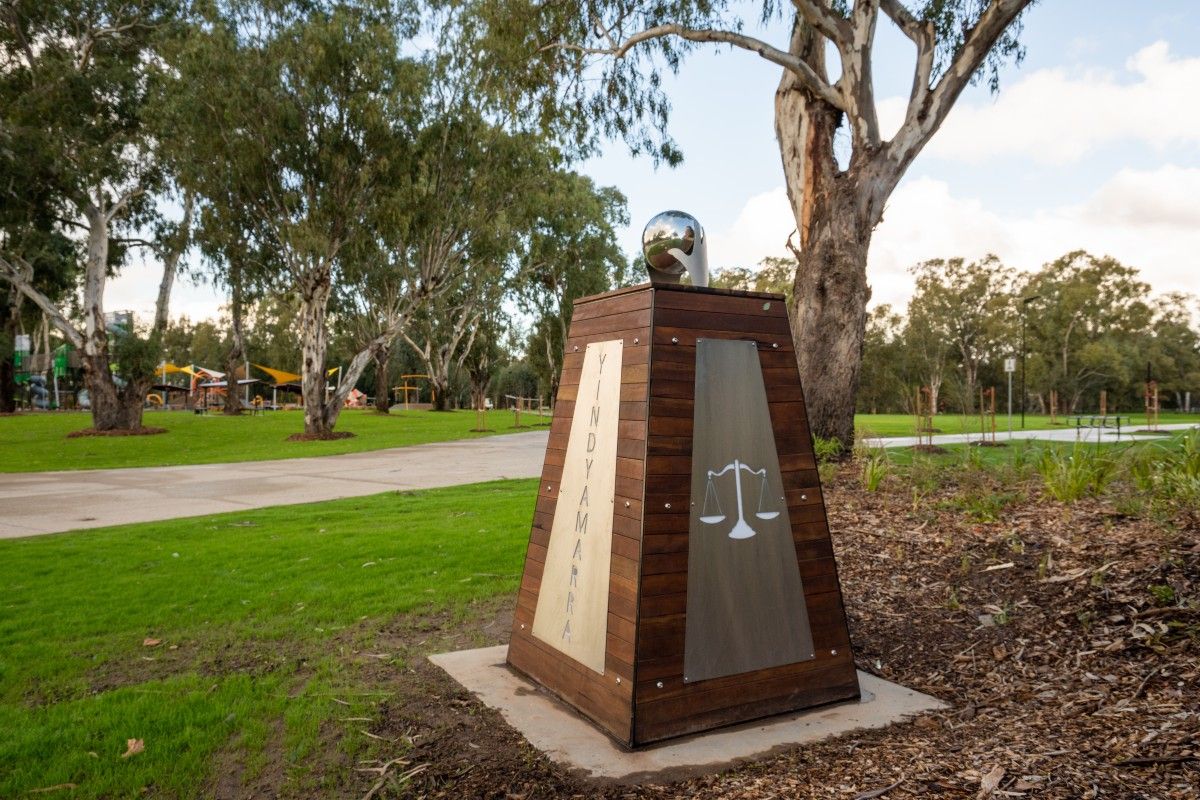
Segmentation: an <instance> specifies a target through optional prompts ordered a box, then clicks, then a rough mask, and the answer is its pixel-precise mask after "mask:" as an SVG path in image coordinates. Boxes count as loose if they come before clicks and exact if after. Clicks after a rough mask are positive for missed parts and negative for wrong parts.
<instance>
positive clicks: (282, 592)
mask: <svg viewBox="0 0 1200 800" xmlns="http://www.w3.org/2000/svg"><path fill="white" fill-rule="evenodd" d="M468 418H469V417H467V416H465V415H463V416H460V417H458V419H459V420H461V421H465V420H467V419H468ZM4 421H5V422H9V420H4ZM205 422H207V420H205ZM268 422H270V420H268ZM381 422H392V421H381ZM394 422H397V423H399V424H404V422H403V421H401V420H395V421H394ZM197 424H199V423H197ZM218 424H221V422H220V421H218ZM332 444H339V443H336V442H335V443H332ZM535 492H536V481H532V480H529V481H503V482H496V483H487V484H477V485H474V486H468V487H456V488H451V489H440V490H435V491H427V492H413V493H403V494H400V493H389V494H382V495H375V496H372V497H364V498H357V499H352V500H343V501H336V502H329V503H320V504H313V505H305V506H287V507H282V508H271V509H263V510H259V511H248V512H245V513H239V514H225V515H218V516H209V517H195V518H190V519H183V520H173V521H170V522H162V523H151V524H141V525H132V526H122V527H116V528H106V529H99V530H95V531H87V532H81V533H67V534H60V535H55V536H43V537H34V538H28V539H17V540H10V541H0V585H2V586H4V587H5V588H4V592H3V594H2V595H0V797H24V796H27V795H28V793H29V792H31V791H33V790H36V789H42V788H45V787H51V786H58V785H65V784H73V785H74V787H75V788H73V789H72V790H71V791H70V792H66V791H63V792H55V793H51V794H40V795H38V796H48V797H56V796H67V795H69V796H71V797H138V796H143V794H149V795H151V796H155V797H193V796H196V797H200V796H211V795H212V794H213V792H212V791H210V790H209V789H206V788H205V787H206V786H211V781H212V780H213V779H214V775H213V773H214V772H221V773H222V774H227V773H230V772H237V773H238V774H240V775H241V778H242V780H244V781H248V782H252V781H253V780H254V778H255V775H257V774H258V773H260V772H262V771H264V770H267V769H273V770H275V771H276V773H277V779H278V780H280V781H281V782H282V784H283V785H284V786H285V787H288V793H290V794H293V795H296V796H312V795H313V794H328V793H330V792H335V790H336V789H337V787H336V786H333V785H331V784H330V783H329V782H330V781H332V780H335V779H336V778H335V777H334V776H336V775H338V774H342V775H345V774H353V773H352V770H351V769H350V767H347V766H345V765H342V767H341V768H340V771H339V769H334V768H330V769H321V768H320V766H321V765H320V761H319V759H316V760H315V761H314V759H315V754H319V753H326V754H327V753H328V751H329V750H330V749H333V750H334V751H335V752H339V753H342V754H343V755H344V756H345V758H346V759H347V760H349V759H356V758H362V757H364V756H365V755H369V754H370V753H371V752H372V748H373V747H374V746H375V745H376V744H377V743H378V742H377V740H374V739H372V738H370V736H369V735H368V734H366V733H363V732H362V731H363V730H365V729H367V728H368V727H370V722H369V721H370V719H371V718H372V715H373V714H374V713H375V709H376V707H377V705H378V704H379V703H380V702H383V701H386V697H384V696H382V694H381V693H380V692H379V691H377V690H378V688H379V684H378V683H377V682H376V683H374V684H370V685H368V683H367V682H365V681H363V680H360V676H361V672H362V670H365V669H368V668H370V669H376V670H378V669H381V668H383V669H394V670H404V669H406V666H405V663H404V659H403V654H400V653H397V652H394V651H393V652H390V653H389V652H384V653H379V652H377V650H378V649H379V648H381V647H382V646H383V645H381V644H380V643H379V642H378V641H377V640H376V635H377V633H378V632H379V631H380V630H382V629H383V628H384V627H385V626H387V625H394V624H395V621H396V619H397V615H403V614H413V615H414V617H416V618H419V617H420V616H421V615H423V614H430V613H439V614H450V615H454V614H465V613H467V610H468V609H469V607H470V605H471V604H473V603H479V602H483V601H485V600H487V599H488V598H492V597H494V596H497V595H500V596H502V597H508V596H510V595H512V594H513V593H514V592H515V591H516V588H517V585H518V582H519V573H520V565H521V561H522V558H523V556H524V552H525V544H526V541H527V537H528V533H529V520H530V517H531V514H532V509H533V503H534V495H535ZM451 627H452V626H451ZM358 653H366V654H369V655H370V657H369V658H368V657H365V656H363V657H362V658H360V659H358V660H355V659H354V658H352V657H351V656H352V655H353V654H358ZM360 661H366V662H369V665H370V666H369V667H367V666H363V667H356V666H354V665H355V664H358V663H359V662H360ZM372 687H373V688H372ZM330 737H333V738H334V739H335V740H336V741H337V744H336V745H335V746H334V747H333V748H330V747H329V746H328V740H329V738H330ZM129 739H141V740H142V741H144V743H145V750H144V752H141V753H140V754H137V755H134V756H131V757H129V758H122V754H123V753H124V752H125V750H126V742H127V740H129ZM322 745H324V746H322ZM230 764H236V765H237V769H236V770H233V769H232V768H231V767H230V766H229V765H230ZM217 765H221V766H220V767H219V768H218V766H217ZM278 773H281V776H279V775H278ZM239 794H240V793H239Z"/></svg>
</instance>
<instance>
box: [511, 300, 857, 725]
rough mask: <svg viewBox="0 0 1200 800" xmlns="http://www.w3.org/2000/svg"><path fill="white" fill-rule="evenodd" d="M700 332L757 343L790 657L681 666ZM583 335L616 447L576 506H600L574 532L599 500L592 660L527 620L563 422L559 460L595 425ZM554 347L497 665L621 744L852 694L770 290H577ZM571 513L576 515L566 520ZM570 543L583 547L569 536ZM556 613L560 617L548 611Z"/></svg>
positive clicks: (782, 331)
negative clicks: (803, 646)
mask: <svg viewBox="0 0 1200 800" xmlns="http://www.w3.org/2000/svg"><path fill="white" fill-rule="evenodd" d="M697 339H731V340H749V341H753V342H755V343H756V344H757V350H756V351H755V350H754V349H753V348H751V347H750V346H749V345H747V347H748V357H751V358H752V357H753V355H754V353H755V352H757V358H758V361H759V366H761V372H762V377H763V383H764V386H765V391H766V401H767V405H768V407H769V417H770V425H771V427H772V429H773V432H774V442H775V449H776V451H777V454H778V468H779V478H780V479H781V480H782V487H783V495H784V497H783V498H780V499H785V501H786V508H787V517H788V518H789V519H790V527H791V535H792V541H793V542H794V545H795V554H796V559H797V565H798V569H799V574H800V577H801V580H802V583H803V597H804V602H805V606H806V608H807V617H808V624H809V626H810V630H811V636H812V645H813V648H814V650H815V654H814V655H813V657H811V658H809V659H806V660H803V661H799V662H796V663H790V664H783V665H781V666H774V667H770V668H766V669H760V670H755V671H751V672H744V673H741V674H736V675H727V676H724V677H718V678H713V679H710V680H699V681H693V682H690V683H689V682H685V678H684V650H685V630H686V616H687V614H686V611H687V607H688V555H689V529H690V527H692V526H694V525H695V522H694V519H693V515H694V514H695V513H697V512H696V507H694V506H693V505H692V503H693V502H695V503H696V504H697V505H698V504H699V503H700V502H701V500H702V499H703V498H696V497H693V496H692V495H693V491H692V486H693V464H692V443H693V433H694V431H693V415H694V412H695V402H694V397H695V391H696V356H697V346H696V342H697ZM617 340H619V342H620V344H619V346H616V345H615V343H616V341H617ZM602 343H607V344H604V345H602ZM589 344H591V345H593V351H594V353H598V352H599V351H600V349H601V347H603V348H604V351H605V352H608V353H612V354H613V359H614V360H615V359H617V358H619V360H620V365H621V368H620V381H619V392H618V391H617V390H616V388H615V387H607V388H606V389H605V391H606V392H608V391H611V392H613V394H612V396H614V397H615V396H617V395H618V394H619V411H618V412H617V413H616V414H615V416H614V418H613V420H612V424H613V429H614V430H616V432H617V434H616V443H615V449H616V457H615V463H614V464H611V465H609V467H608V468H609V469H611V470H614V471H615V481H613V482H611V483H612V486H613V489H612V490H611V495H612V496H611V497H604V498H599V497H596V496H593V497H591V498H590V505H587V506H586V508H587V509H589V510H590V513H592V514H597V515H600V514H601V509H600V508H598V505H597V504H598V502H599V501H600V500H603V502H604V503H606V504H607V505H606V506H605V507H604V509H603V517H604V519H603V521H604V523H605V524H604V525H601V526H599V527H597V524H596V522H595V520H596V519H598V518H599V516H597V517H593V518H592V520H593V522H592V523H591V525H592V527H591V528H590V532H588V531H587V530H585V532H584V533H585V534H586V536H591V535H592V534H596V535H597V536H605V537H606V536H607V535H608V527H607V522H608V514H609V513H611V547H610V548H608V549H607V551H606V552H605V555H606V556H607V557H608V559H609V564H608V569H607V572H608V582H607V598H606V599H607V625H606V628H605V630H604V639H603V644H602V659H599V658H595V659H591V661H592V665H591V666H588V665H587V664H585V663H584V660H588V659H587V658H586V657H585V656H583V655H580V654H579V652H576V651H573V652H575V654H576V656H578V658H575V657H571V656H569V655H567V654H566V653H565V652H564V648H566V647H567V646H568V644H570V643H568V642H566V640H565V639H563V640H562V641H559V643H558V644H557V645H556V644H552V643H551V642H552V641H556V640H557V638H558V637H555V636H547V634H546V630H547V627H548V626H547V621H546V619H545V618H543V619H542V620H541V621H540V626H539V627H540V631H539V635H534V619H535V612H538V609H539V595H540V594H541V588H542V580H543V577H546V576H544V575H543V572H544V571H545V564H546V563H547V554H548V552H550V548H551V543H550V539H551V536H550V534H551V530H552V529H553V530H556V531H560V532H559V533H558V534H556V535H557V536H558V539H559V542H558V544H557V545H556V548H558V556H557V557H556V558H552V560H553V561H557V562H559V563H561V559H562V552H563V550H562V549H561V548H562V547H563V546H564V545H563V543H562V541H563V537H564V536H566V537H571V538H574V534H573V533H572V532H571V531H570V530H567V529H566V523H565V522H564V521H563V520H560V521H559V524H558V527H557V528H556V527H555V520H554V517H555V511H556V508H560V507H561V508H563V509H564V510H563V511H560V514H562V513H569V514H570V515H571V517H572V519H575V520H578V518H579V517H578V515H577V513H576V511H577V508H576V506H577V500H576V498H575V497H574V495H572V497H571V498H569V500H567V499H564V501H563V502H562V503H560V499H559V498H560V489H564V488H565V489H570V490H572V491H574V489H572V488H571V487H577V485H578V481H579V480H580V477H579V475H578V474H572V473H578V471H579V467H578V466H569V465H568V466H566V469H564V465H567V462H568V446H569V442H570V441H571V437H572V422H573V420H574V422H575V426H576V429H577V431H576V433H575V436H576V437H577V440H576V444H575V445H574V446H573V449H572V454H573V456H572V457H573V462H572V463H577V462H580V461H581V459H582V456H581V455H580V453H581V452H582V451H581V450H580V448H581V447H582V446H583V445H581V444H580V443H579V441H580V440H579V439H578V437H585V436H586V431H585V430H583V429H582V427H581V422H580V420H584V422H590V424H591V425H592V426H593V427H594V428H595V429H596V430H599V431H601V441H600V446H599V448H597V452H598V453H601V454H602V452H603V446H604V444H605V440H606V439H605V437H607V435H608V434H607V433H606V431H607V430H608V429H607V428H605V427H604V425H605V422H604V420H603V419H601V418H599V416H598V413H599V412H591V413H592V416H590V417H589V416H588V413H587V412H586V411H581V416H577V415H576V405H577V403H576V400H577V396H578V395H579V394H580V393H581V391H582V392H584V393H586V396H585V397H581V398H579V399H580V402H581V403H588V404H589V405H590V404H594V403H596V402H597V401H596V400H595V397H599V396H600V395H601V385H600V383H599V382H597V378H596V375H597V374H598V373H597V371H596V368H597V365H598V364H599V361H598V360H596V358H597V356H596V355H595V354H594V355H593V356H592V358H593V361H592V362H590V364H589V366H588V371H587V376H586V377H587V380H588V384H587V385H586V386H583V387H581V384H580V381H581V377H582V376H583V375H584V373H585V355H586V354H587V353H588V352H589V351H588V345H589ZM614 346H615V348H616V349H615V350H614V349H613V348H614ZM565 352H566V354H565V357H564V361H563V370H562V379H561V383H560V386H559V392H558V399H557V404H556V406H555V412H554V420H553V423H552V425H551V429H550V442H549V446H548V447H547V450H546V460H545V465H544V467H543V471H542V478H541V484H540V486H539V490H538V501H537V508H536V511H535V514H534V519H533V528H532V531H531V533H530V539H529V549H528V552H527V555H526V559H525V569H524V575H523V579H522V582H521V589H520V593H519V596H518V602H517V611H516V614H515V617H514V620H513V631H512V638H511V641H510V645H509V652H508V662H509V664H510V665H512V666H513V667H514V668H516V669H517V670H519V671H521V672H523V673H524V674H526V675H528V676H529V677H530V678H532V679H533V680H535V681H536V682H538V683H539V684H541V685H543V686H544V687H546V688H547V689H548V690H550V691H551V692H553V693H555V694H556V695H558V696H559V697H560V698H561V699H562V700H563V701H565V702H566V703H568V704H569V705H571V706H573V707H574V708H576V709H578V710H579V711H580V712H581V713H583V714H584V715H586V716H587V717H589V718H590V719H591V720H593V721H594V722H595V723H596V724H597V725H599V726H600V728H602V729H603V730H604V731H605V732H607V733H608V734H609V735H610V736H612V737H613V738H614V739H615V740H616V741H618V742H620V743H621V744H622V745H625V746H628V747H636V746H638V745H643V744H648V743H651V742H656V741H660V740H663V739H667V738H670V737H673V736H680V735H684V734H688V733H695V732H698V731H703V730H708V729H711V728H716V727H719V726H723V725H728V724H733V723H738V722H744V721H747V720H751V719H756V718H759V717H764V716H768V715H772V714H778V713H783V712H788V711H795V710H798V709H802V708H809V707H812V706H817V705H822V704H825V703H831V702H835V701H840V700H850V699H855V698H857V697H858V696H859V687H858V679H857V675H856V673H855V669H854V659H853V655H852V654H851V652H850V640H849V633H848V631H847V628H846V619H845V612H844V608H843V604H842V597H841V590H840V588H839V584H838V577H837V566H836V564H835V563H834V557H833V548H832V544H831V542H830V538H829V529H828V525H827V523H826V516H825V506H824V499H823V496H822V493H821V488H820V482H819V480H818V476H817V468H816V462H815V459H814V456H813V450H812V439H811V436H810V434H809V429H808V423H807V417H806V414H805V410H804V398H803V394H802V392H801V388H800V377H799V374H798V370H797V368H796V357H795V352H794V349H793V344H792V337H791V333H790V330H789V326H788V318H787V311H786V308H785V305H784V300H783V298H782V297H781V296H779V295H770V294H760V293H750V292H735V291H728V290H718V289H695V288H690V287H676V288H662V287H659V288H653V287H651V286H650V285H644V286H638V287H633V288H630V289H622V290H618V291H615V292H609V293H607V294H603V295H596V296H593V297H587V298H583V299H581V300H578V301H576V303H575V310H574V316H573V319H572V323H571V330H570V334H569V337H568V340H567V343H566V351H565ZM609 363H612V362H611V361H610V362H609ZM593 395H595V397H593ZM588 444H591V445H595V441H594V440H593V441H592V442H589V443H588ZM597 468H598V467H597ZM564 473H567V474H564ZM589 475H590V473H589ZM564 479H565V480H566V482H567V486H566V487H563V486H562V483H563V481H564ZM599 485H600V486H604V487H606V486H607V485H608V484H607V483H605V482H603V481H601V483H600V484H599ZM586 502H587V501H585V503H586ZM609 509H611V512H609ZM573 524H575V526H576V528H578V522H575V523H573ZM585 528H586V524H585ZM563 530H566V533H562V532H561V531H563ZM586 536H581V538H583V539H585V540H586ZM592 541H593V542H594V541H595V540H592ZM568 549H570V546H569V545H568ZM575 555H576V559H577V560H581V559H582V556H581V555H580V553H579V552H578V551H576V554H575ZM589 558H590V556H589ZM589 563H590V562H589ZM552 569H553V570H555V571H556V574H555V575H554V576H553V580H555V581H556V584H555V591H557V592H559V594H561V593H562V591H563V590H562V586H565V585H566V584H565V583H564V581H566V580H567V578H565V577H564V575H565V573H560V567H559V566H554V567H552ZM572 588H574V587H572ZM589 591H591V592H593V593H594V592H595V586H594V585H592V586H586V585H581V588H580V589H579V593H580V595H581V596H582V595H586V594H587V592H589ZM548 592H549V589H548ZM556 597H557V595H556ZM555 602H556V603H557V600H556V601H555ZM547 605H548V603H547V602H543V603H542V606H543V611H542V612H541V613H542V614H548V613H550V612H548V611H546V610H544V609H545V607H546V606H547ZM580 608H587V607H585V606H583V605H581V606H580ZM555 613H559V612H557V611H556V612H555ZM573 613H576V612H573ZM577 613H585V612H577ZM553 621H554V622H555V624H556V625H558V626H561V625H562V621H561V620H560V619H559V618H557V617H556V618H554V620H553ZM593 627H594V626H593ZM556 629H557V628H556ZM587 635H588V633H587V631H586V630H583V629H581V627H580V626H579V625H576V626H575V628H573V629H572V630H571V632H570V633H569V634H568V636H574V637H575V640H574V646H575V647H576V648H577V649H578V647H582V646H583V639H584V637H586V636H587ZM596 635H598V632H596ZM581 659H582V660H581ZM601 661H602V664H603V666H602V671H599V670H598V669H597V667H599V665H600V662H601Z"/></svg>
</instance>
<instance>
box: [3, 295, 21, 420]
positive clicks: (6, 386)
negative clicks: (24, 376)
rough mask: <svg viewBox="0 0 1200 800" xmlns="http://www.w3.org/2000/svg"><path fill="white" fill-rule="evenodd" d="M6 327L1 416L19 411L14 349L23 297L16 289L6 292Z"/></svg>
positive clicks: (4, 330) (4, 333)
mask: <svg viewBox="0 0 1200 800" xmlns="http://www.w3.org/2000/svg"><path fill="white" fill-rule="evenodd" d="M4 296H5V306H4V327H3V329H0V414H12V413H14V412H15V411H16V410H17V381H16V370H15V368H14V367H13V348H14V347H15V346H16V342H17V331H18V330H19V329H20V321H21V295H20V293H19V292H18V291H17V289H16V288H15V287H13V288H11V289H9V290H7V291H5V293H4Z"/></svg>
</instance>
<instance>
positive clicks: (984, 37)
mask: <svg viewBox="0 0 1200 800" xmlns="http://www.w3.org/2000/svg"><path fill="white" fill-rule="evenodd" d="M882 1H883V0H881V2H882ZM1031 2H1032V0H991V2H990V3H989V4H988V7H987V8H986V9H984V11H983V13H982V14H981V15H980V16H979V21H978V22H977V23H976V24H975V27H974V28H972V29H971V30H970V32H969V33H967V35H966V39H965V40H964V41H963V44H962V47H960V48H959V50H958V52H957V53H956V54H955V56H954V59H953V60H952V61H951V62H950V65H949V66H948V67H947V69H946V72H945V74H944V75H942V77H941V78H940V79H939V80H938V82H937V85H936V86H934V87H933V88H932V89H929V88H928V81H929V75H930V74H931V73H932V69H933V58H934V48H935V42H934V41H933V35H932V31H931V30H930V29H929V28H928V27H926V28H925V30H924V32H923V33H922V35H921V36H920V37H919V39H920V41H919V42H918V52H917V67H916V72H915V74H914V77H913V89H912V98H911V99H910V101H909V106H908V112H907V114H906V115H905V119H904V123H903V124H902V125H901V126H900V130H899V131H897V132H896V135H895V136H894V137H893V138H892V140H891V142H889V143H888V147H887V152H886V155H887V158H886V159H885V163H886V167H885V169H884V171H883V173H884V174H882V175H881V178H882V180H881V181H879V182H878V191H877V194H878V192H880V191H881V192H882V197H884V198H886V197H887V195H888V194H890V192H891V190H892V188H893V187H894V186H895V183H896V182H897V181H898V180H899V178H900V176H901V175H903V174H904V171H905V170H906V169H907V168H908V165H909V164H911V163H912V160H913V159H914V158H916V157H917V154H918V153H920V152H921V150H922V149H923V148H924V147H925V145H926V144H928V143H929V140H930V139H931V138H932V137H933V134H934V133H936V132H937V130H938V128H939V127H941V124H942V122H943V121H945V119H946V115H947V114H949V113H950V109H951V108H953V107H954V103H955V101H957V100H958V97H959V95H961V94H962V92H963V90H964V89H965V88H966V87H967V85H968V84H970V82H971V78H972V77H973V76H974V75H975V73H976V72H977V71H978V70H979V68H980V67H981V66H983V63H984V61H985V60H986V59H987V56H988V53H989V52H991V49H992V47H993V46H994V45H995V44H996V42H997V41H998V40H999V39H1000V37H1001V36H1002V35H1003V34H1004V31H1005V30H1006V29H1007V28H1008V26H1009V25H1011V24H1012V23H1013V22H1014V21H1015V20H1016V18H1017V17H1018V16H1019V15H1020V14H1021V12H1022V11H1024V10H1025V9H1026V7H1028V6H1029V5H1030V3H1031ZM888 5H889V6H891V3H888ZM895 11H896V9H895V8H894V7H892V8H891V10H890V11H888V9H887V8H886V7H885V13H888V16H889V17H891V16H892V13H893V12H895ZM892 18H893V19H895V17H892ZM909 18H911V15H910V17H909ZM901 19H904V17H903V16H902V15H901ZM902 29H903V28H902ZM913 30H914V31H915V30H916V29H915V28H913ZM906 32H907V31H906ZM877 205H882V204H881V203H879V204H877Z"/></svg>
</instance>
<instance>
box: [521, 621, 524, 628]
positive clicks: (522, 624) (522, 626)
mask: <svg viewBox="0 0 1200 800" xmlns="http://www.w3.org/2000/svg"><path fill="white" fill-rule="evenodd" d="M521 630H525V623H524V622H522V623H521Z"/></svg>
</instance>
